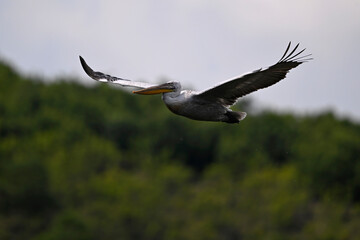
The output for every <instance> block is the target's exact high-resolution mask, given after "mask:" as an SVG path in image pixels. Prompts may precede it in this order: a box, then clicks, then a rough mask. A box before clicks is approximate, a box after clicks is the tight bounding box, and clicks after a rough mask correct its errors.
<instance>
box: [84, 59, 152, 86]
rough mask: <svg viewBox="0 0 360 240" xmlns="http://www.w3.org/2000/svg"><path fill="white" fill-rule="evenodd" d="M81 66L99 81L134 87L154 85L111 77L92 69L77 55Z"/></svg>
mask: <svg viewBox="0 0 360 240" xmlns="http://www.w3.org/2000/svg"><path fill="white" fill-rule="evenodd" d="M79 58H80V62H81V66H82V67H83V69H84V71H85V72H86V74H87V75H88V76H89V77H91V78H92V79H94V80H96V81H99V82H107V83H114V84H119V85H121V86H123V87H134V88H140V89H141V88H148V87H152V86H154V84H150V83H146V82H139V81H132V80H128V79H123V78H119V77H113V76H111V75H108V74H105V73H102V72H96V71H94V70H93V69H91V68H90V67H89V65H87V63H86V62H85V60H84V59H83V58H82V57H81V56H79Z"/></svg>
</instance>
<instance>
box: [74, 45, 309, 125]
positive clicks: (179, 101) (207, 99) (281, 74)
mask: <svg viewBox="0 0 360 240" xmlns="http://www.w3.org/2000/svg"><path fill="white" fill-rule="evenodd" d="M290 46H291V42H289V44H288V46H287V48H286V50H285V53H284V54H283V56H282V57H281V58H280V60H279V61H278V62H277V63H276V64H274V65H272V66H270V67H268V68H266V69H262V68H260V69H258V70H255V71H253V72H251V73H247V74H244V75H242V76H240V77H235V78H232V79H230V80H227V81H225V82H222V83H220V84H218V85H216V86H214V87H212V88H210V89H207V90H204V91H200V92H195V91H191V90H182V88H181V84H180V83H179V82H174V81H171V82H167V83H163V84H160V85H155V84H149V83H146V82H138V81H132V80H128V79H124V78H119V77H113V76H110V75H108V74H104V73H102V72H96V71H94V70H92V69H91V68H90V67H89V66H88V65H87V64H86V62H85V60H84V59H83V58H82V57H81V56H79V58H80V62H81V65H82V67H83V69H84V71H85V72H86V73H87V75H89V77H91V78H92V79H94V80H96V81H99V82H106V83H114V84H119V85H121V86H123V87H134V88H137V90H136V91H133V93H136V94H143V95H150V94H160V93H161V94H162V100H163V101H164V103H165V105H166V106H167V107H168V109H169V110H170V111H171V112H173V113H175V114H178V115H181V116H184V117H187V118H190V119H194V120H200V121H215V122H226V123H239V122H240V121H241V120H243V119H244V118H245V117H246V112H235V111H232V110H231V109H230V106H231V105H233V104H234V103H236V101H237V100H238V99H239V98H241V97H243V96H245V95H247V94H249V93H252V92H254V91H257V90H259V89H261V88H266V87H269V86H271V85H273V84H275V83H277V82H279V81H280V80H282V79H284V78H285V77H286V74H287V73H288V72H289V70H290V69H293V68H295V67H297V66H298V65H300V64H302V63H303V62H306V61H308V60H311V59H312V58H309V56H311V54H308V55H305V56H300V54H301V53H303V52H304V51H305V49H303V50H301V51H299V52H297V53H296V49H297V48H298V46H299V44H297V45H296V46H295V48H294V49H293V50H292V51H290V53H289V54H288V52H289V49H290Z"/></svg>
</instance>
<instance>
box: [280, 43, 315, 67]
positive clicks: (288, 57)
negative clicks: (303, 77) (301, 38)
mask: <svg viewBox="0 0 360 240" xmlns="http://www.w3.org/2000/svg"><path fill="white" fill-rule="evenodd" d="M299 45H300V43H297V44H296V46H295V47H294V49H293V50H292V51H291V52H290V53H289V54H287V53H288V51H289V49H290V47H291V41H289V44H288V46H287V48H286V50H285V53H284V54H283V56H282V57H281V58H280V60H279V61H278V63H281V62H297V63H299V64H300V63H304V62H307V61H310V60H313V58H312V57H310V56H311V55H312V54H311V53H310V54H307V55H304V56H299V55H300V54H301V53H303V52H304V51H305V50H306V48H304V49H302V50H300V51H298V52H297V53H295V51H296V49H297V48H298V47H299ZM298 56H299V57H298Z"/></svg>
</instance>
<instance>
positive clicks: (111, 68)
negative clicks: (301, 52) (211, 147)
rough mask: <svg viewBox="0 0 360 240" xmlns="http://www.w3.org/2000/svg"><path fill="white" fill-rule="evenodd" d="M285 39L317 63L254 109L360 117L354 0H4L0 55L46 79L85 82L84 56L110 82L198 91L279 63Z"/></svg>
mask: <svg viewBox="0 0 360 240" xmlns="http://www.w3.org/2000/svg"><path fill="white" fill-rule="evenodd" d="M290 40H291V41H292V42H293V43H297V42H300V47H303V48H307V50H306V53H312V54H313V57H314V60H313V61H310V62H308V63H305V64H303V65H300V66H299V67H298V68H296V69H294V70H292V71H291V72H290V73H289V74H288V75H287V78H286V79H285V80H283V81H281V82H280V83H278V84H276V85H274V86H272V87H270V88H267V89H263V90H260V91H257V92H255V93H253V94H252V95H251V97H252V98H253V99H254V100H255V102H256V103H258V104H259V105H262V106H266V107H270V108H272V109H276V110H291V111H297V112H299V113H313V112H317V111H322V110H324V109H333V110H335V111H336V112H337V113H338V114H341V115H345V116H352V117H353V118H355V119H357V120H360V106H359V105H360V94H359V90H360V74H359V71H360V70H359V69H360V60H359V59H360V58H359V55H360V1H359V0H342V1H328V0H319V1H310V0H303V1H289V0H273V1H270V0H267V1H259V0H252V1H235V0H226V1H220V0H217V1H211V0H177V1H173V0H148V1H145V0H136V1H134V0H121V1H110V0H102V1H100V0H86V1H85V0H84V1H76V0H72V1H70V0H52V1H51V0H34V1H28V0H22V1H21V0H18V1H14V0H1V1H0V58H2V59H4V60H6V61H8V62H10V63H11V64H13V65H14V66H16V67H17V68H18V69H19V70H20V71H21V72H23V73H26V74H37V75H43V76H46V77H48V78H51V79H54V78H56V77H59V76H62V75H64V74H65V75H66V76H77V77H79V79H80V80H81V81H82V82H90V81H91V80H90V79H89V78H88V77H86V76H85V74H84V73H83V71H82V69H81V67H80V63H79V60H78V55H82V56H83V57H84V58H85V59H86V60H87V62H88V64H89V65H90V66H92V67H93V68H94V69H96V70H101V71H103V72H106V73H110V74H112V75H115V76H119V77H124V78H129V79H134V80H144V81H149V82H159V81H161V79H164V78H166V79H168V80H175V81H180V82H181V83H182V84H183V85H184V86H185V87H188V88H192V89H195V90H201V89H203V88H208V87H211V86H212V85H215V84H216V83H218V82H221V81H224V80H226V79H229V78H232V77H234V76H238V75H241V74H243V73H246V72H250V71H253V70H255V69H258V68H260V67H267V66H269V65H272V64H274V63H276V62H277V61H278V60H279V58H280V57H281V56H282V54H283V52H284V50H285V48H286V46H287V44H288V42H289V41H290ZM134 97H136V96H134Z"/></svg>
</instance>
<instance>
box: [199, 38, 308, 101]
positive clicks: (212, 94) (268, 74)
mask: <svg viewBox="0 0 360 240" xmlns="http://www.w3.org/2000/svg"><path fill="white" fill-rule="evenodd" d="M290 45H291V42H290V43H289V45H288V46H287V48H286V51H285V53H284V55H283V56H282V57H281V58H280V60H279V61H278V62H277V63H276V64H274V65H272V66H270V67H269V68H267V69H264V70H263V69H258V70H256V71H254V72H252V73H248V74H245V75H243V76H241V77H238V78H234V79H231V80H229V81H227V82H225V83H222V84H220V85H218V86H215V87H213V88H211V89H208V90H206V91H203V92H201V93H199V94H198V95H196V96H195V97H197V98H201V99H205V100H208V101H217V102H220V103H222V104H224V105H232V104H234V103H235V102H236V100H237V99H238V98H240V97H243V96H245V95H247V94H249V93H252V92H254V91H257V90H259V89H262V88H267V87H269V86H271V85H273V84H275V83H277V82H279V81H280V80H282V79H284V78H285V77H286V74H287V73H288V72H289V71H290V70H291V69H293V68H295V67H297V66H299V65H300V64H302V63H303V62H305V61H308V60H311V59H312V58H306V57H309V56H310V55H311V54H309V55H306V56H303V57H297V56H299V54H301V53H302V52H303V51H304V50H305V49H303V50H301V51H300V52H299V53H297V54H295V55H293V54H294V53H295V51H296V49H297V48H298V46H299V44H297V45H296V46H295V48H294V49H293V50H292V51H291V52H290V54H288V55H287V52H288V51H289V49H290ZM295 57H297V58H295ZM305 58H306V59H305Z"/></svg>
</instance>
